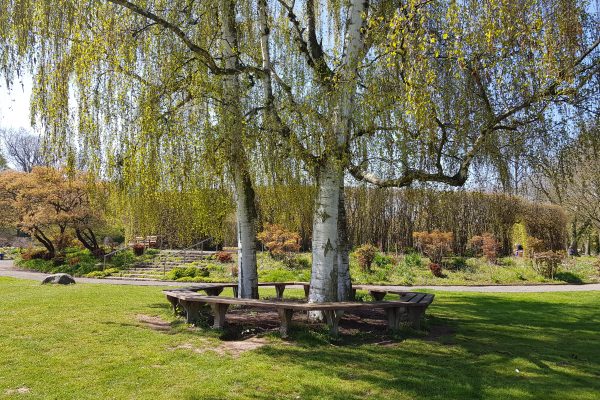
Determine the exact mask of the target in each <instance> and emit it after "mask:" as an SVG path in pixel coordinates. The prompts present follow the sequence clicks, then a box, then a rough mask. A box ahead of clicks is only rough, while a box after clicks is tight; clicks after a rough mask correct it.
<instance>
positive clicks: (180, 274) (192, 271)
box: [167, 266, 210, 281]
mask: <svg viewBox="0 0 600 400" xmlns="http://www.w3.org/2000/svg"><path fill="white" fill-rule="evenodd" d="M209 275H210V272H209V271H208V269H206V268H197V267H194V266H189V267H187V268H184V267H178V268H173V269H172V270H170V271H169V272H167V279H168V280H171V281H179V280H184V279H185V280H188V279H187V278H206V277H208V276H209Z"/></svg>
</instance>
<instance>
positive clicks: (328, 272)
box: [308, 160, 343, 317]
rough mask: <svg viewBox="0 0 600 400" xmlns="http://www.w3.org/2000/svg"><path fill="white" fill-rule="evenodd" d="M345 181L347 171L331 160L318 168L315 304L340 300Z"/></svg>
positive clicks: (311, 297) (312, 287)
mask: <svg viewBox="0 0 600 400" xmlns="http://www.w3.org/2000/svg"><path fill="white" fill-rule="evenodd" d="M342 179H343V170H342V169H341V168H340V166H339V165H336V163H334V162H331V160H329V162H326V163H325V164H324V165H322V166H320V167H319V168H318V171H317V180H318V182H317V185H318V190H317V196H316V200H315V211H314V215H313V240H312V274H311V278H310V292H309V295H308V301H309V302H311V303H321V302H327V301H337V300H338V218H339V204H340V201H339V197H340V186H341V183H342ZM313 317H315V316H313Z"/></svg>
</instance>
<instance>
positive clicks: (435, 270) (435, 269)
mask: <svg viewBox="0 0 600 400" xmlns="http://www.w3.org/2000/svg"><path fill="white" fill-rule="evenodd" d="M429 270H431V273H432V274H433V276H437V277H438V278H443V277H444V273H443V272H442V266H441V265H440V264H436V263H431V264H429Z"/></svg>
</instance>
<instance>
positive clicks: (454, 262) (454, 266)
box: [443, 257, 467, 271]
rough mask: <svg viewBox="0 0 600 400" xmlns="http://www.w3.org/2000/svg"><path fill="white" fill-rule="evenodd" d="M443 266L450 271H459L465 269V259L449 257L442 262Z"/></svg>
mask: <svg viewBox="0 0 600 400" xmlns="http://www.w3.org/2000/svg"><path fill="white" fill-rule="evenodd" d="M443 265H444V267H445V268H447V269H449V270H450V271H460V270H463V269H465V268H466V267H467V259H466V258H465V257H451V258H449V259H446V260H444V264H443Z"/></svg>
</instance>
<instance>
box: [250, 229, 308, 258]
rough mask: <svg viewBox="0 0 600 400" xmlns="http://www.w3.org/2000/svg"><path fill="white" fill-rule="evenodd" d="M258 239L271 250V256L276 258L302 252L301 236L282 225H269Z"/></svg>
mask: <svg viewBox="0 0 600 400" xmlns="http://www.w3.org/2000/svg"><path fill="white" fill-rule="evenodd" d="M257 237H258V240H260V241H261V242H262V243H263V244H264V245H265V247H266V248H267V250H269V254H270V255H271V256H272V257H275V258H277V257H282V256H285V255H286V254H287V253H297V252H298V251H300V242H301V240H300V235H299V234H297V233H296V232H292V231H289V230H287V229H285V228H284V227H283V226H281V225H277V224H268V225H266V226H265V229H264V230H263V231H262V232H260V233H259V234H258V235H257Z"/></svg>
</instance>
